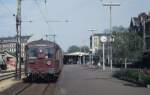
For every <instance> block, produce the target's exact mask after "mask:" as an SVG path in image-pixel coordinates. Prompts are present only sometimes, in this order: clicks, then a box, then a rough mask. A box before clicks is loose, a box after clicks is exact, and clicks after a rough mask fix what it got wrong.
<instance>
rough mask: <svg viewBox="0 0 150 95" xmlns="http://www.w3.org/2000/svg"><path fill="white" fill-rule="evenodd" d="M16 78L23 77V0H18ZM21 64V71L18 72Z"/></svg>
mask: <svg viewBox="0 0 150 95" xmlns="http://www.w3.org/2000/svg"><path fill="white" fill-rule="evenodd" d="M16 32H17V36H16V38H17V42H16V61H17V62H16V72H15V73H16V79H17V78H18V79H21V0H17V14H16ZM18 65H19V72H18ZM18 73H19V74H18Z"/></svg>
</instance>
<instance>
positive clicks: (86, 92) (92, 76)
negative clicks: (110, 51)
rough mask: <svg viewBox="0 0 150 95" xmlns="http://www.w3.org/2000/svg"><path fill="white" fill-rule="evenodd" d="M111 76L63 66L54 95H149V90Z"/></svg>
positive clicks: (107, 73)
mask: <svg viewBox="0 0 150 95" xmlns="http://www.w3.org/2000/svg"><path fill="white" fill-rule="evenodd" d="M111 74H112V72H109V71H106V72H103V71H102V70H98V69H89V68H88V67H85V66H81V65H65V66H64V68H63V71H62V73H61V76H60V78H59V80H58V83H57V85H56V95H150V88H144V87H138V86H136V85H135V84H132V83H129V82H125V81H121V80H118V79H115V78H112V77H111Z"/></svg>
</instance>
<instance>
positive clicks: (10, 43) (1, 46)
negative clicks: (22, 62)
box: [0, 36, 31, 59]
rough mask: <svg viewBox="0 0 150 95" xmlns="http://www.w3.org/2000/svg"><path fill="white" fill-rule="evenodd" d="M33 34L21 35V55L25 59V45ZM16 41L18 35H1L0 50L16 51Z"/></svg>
mask: <svg viewBox="0 0 150 95" xmlns="http://www.w3.org/2000/svg"><path fill="white" fill-rule="evenodd" d="M30 37H31V36H21V57H22V58H23V59H24V57H25V45H26V44H27V42H28V40H29V39H30ZM16 42H17V36H14V37H1V38H0V52H4V51H7V52H10V53H14V54H15V52H16Z"/></svg>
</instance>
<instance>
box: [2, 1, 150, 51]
mask: <svg viewBox="0 0 150 95" xmlns="http://www.w3.org/2000/svg"><path fill="white" fill-rule="evenodd" d="M35 1H36V2H35ZM109 1H110V0H103V1H102V2H101V0H47V4H46V5H45V3H44V0H22V20H23V21H28V20H32V21H33V22H32V23H29V22H23V23H22V34H23V35H31V34H33V37H32V38H31V40H35V39H40V38H45V34H54V33H55V34H56V35H57V36H56V41H57V43H58V44H60V46H61V47H62V48H63V49H64V50H67V49H68V47H69V46H71V45H78V46H81V45H89V36H90V35H91V33H90V32H89V31H88V29H96V30H97V31H96V32H97V33H101V32H103V30H104V29H107V28H109V8H107V7H104V6H102V4H103V3H109ZM112 2H114V3H120V4H121V6H119V7H113V9H112V18H113V20H112V25H113V26H119V25H123V26H124V27H128V26H129V23H130V19H131V17H133V16H137V15H138V14H139V13H140V12H149V11H150V5H149V4H150V0H112ZM13 13H16V0H0V37H6V36H13V35H15V34H16V32H15V31H16V30H15V17H13ZM66 19H67V20H69V21H70V22H68V23H66V22H63V21H64V20H66ZM45 20H57V21H62V22H49V23H48V24H46V23H45Z"/></svg>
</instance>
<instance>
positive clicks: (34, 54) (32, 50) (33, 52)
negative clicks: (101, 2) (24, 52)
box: [28, 48, 37, 58]
mask: <svg viewBox="0 0 150 95" xmlns="http://www.w3.org/2000/svg"><path fill="white" fill-rule="evenodd" d="M28 56H29V58H36V57H37V49H36V48H29V49H28Z"/></svg>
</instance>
